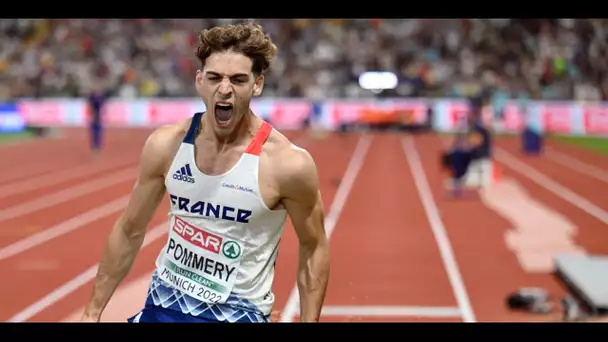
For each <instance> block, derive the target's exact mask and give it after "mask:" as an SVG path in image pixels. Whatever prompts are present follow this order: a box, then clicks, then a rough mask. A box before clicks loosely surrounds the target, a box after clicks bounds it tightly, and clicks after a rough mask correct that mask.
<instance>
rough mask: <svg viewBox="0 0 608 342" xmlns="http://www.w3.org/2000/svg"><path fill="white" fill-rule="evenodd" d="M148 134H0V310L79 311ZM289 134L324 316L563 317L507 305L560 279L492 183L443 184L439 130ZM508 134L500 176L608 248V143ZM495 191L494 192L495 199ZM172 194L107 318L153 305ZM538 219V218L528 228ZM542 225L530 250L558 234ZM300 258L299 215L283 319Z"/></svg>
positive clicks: (61, 316)
mask: <svg viewBox="0 0 608 342" xmlns="http://www.w3.org/2000/svg"><path fill="white" fill-rule="evenodd" d="M149 133H150V131H148V130H118V129H117V130H112V131H110V132H109V135H108V142H107V146H106V150H105V151H104V155H103V156H102V158H101V159H100V160H97V161H93V160H91V159H90V157H89V155H88V150H87V147H88V141H87V139H86V135H85V133H84V131H79V130H74V131H67V132H66V134H65V136H64V137H63V138H55V139H49V140H41V141H34V142H25V143H19V144H13V145H6V146H2V145H0V160H2V161H3V163H2V166H3V167H2V170H1V171H0V274H2V275H3V277H2V278H3V279H4V281H2V282H0V293H1V294H2V295H1V296H2V297H1V298H0V300H1V301H2V303H3V304H2V306H0V320H2V321H47V322H48V321H73V320H77V319H78V318H79V315H80V312H81V310H82V306H83V304H84V303H85V302H86V300H87V299H88V297H89V295H90V292H91V285H92V278H93V276H94V274H95V271H96V264H97V262H98V260H99V257H100V254H101V250H102V248H103V245H104V243H105V239H106V236H107V234H108V233H109V231H110V229H111V228H112V225H113V224H114V222H115V220H116V219H117V217H118V216H119V214H120V211H121V210H122V208H124V205H125V204H126V200H127V199H128V197H127V196H128V195H129V192H130V190H131V189H132V186H133V182H134V181H135V177H136V167H137V160H138V157H139V151H140V148H141V146H142V145H143V143H144V141H145V139H146V137H147V135H148V134H149ZM285 134H286V135H287V136H288V137H290V138H291V139H292V140H293V141H294V142H295V143H296V144H298V145H300V146H302V147H305V148H307V149H308V150H309V151H310V153H311V154H312V155H313V156H314V158H315V159H316V161H317V164H318V169H319V174H320V181H321V188H322V192H323V200H324V203H325V210H326V228H327V233H328V234H330V238H331V252H332V264H331V279H330V285H329V288H328V292H327V298H326V302H325V304H326V305H325V308H324V311H323V317H322V320H324V321H350V322H355V321H431V322H432V321H436V322H438V321H454V322H460V321H551V320H555V319H556V315H545V316H541V315H531V314H522V313H514V312H510V311H509V310H507V309H506V308H505V305H504V299H505V296H506V295H507V294H508V293H510V292H512V291H514V290H516V289H517V288H520V287H524V286H540V287H543V288H545V289H548V290H549V291H551V293H552V294H553V295H555V296H558V297H559V296H561V295H563V293H564V289H563V288H562V287H561V285H560V283H559V282H558V281H557V280H556V279H554V278H553V276H552V275H551V274H549V273H548V272H542V271H529V270H525V269H524V267H522V266H521V262H520V261H518V257H517V256H516V253H515V252H514V250H513V249H512V248H509V246H508V244H507V243H506V242H505V236H506V235H509V234H510V232H509V231H510V230H513V229H514V225H517V224H519V223H517V224H516V223H514V222H515V221H513V220H510V219H509V218H508V217H507V216H505V214H504V212H503V214H500V213H499V211H498V210H497V209H496V208H492V206H491V205H489V204H487V203H485V202H484V201H482V200H481V197H482V196H481V195H476V196H475V197H473V198H468V199H464V200H453V199H450V198H449V197H447V196H446V195H445V192H444V190H443V188H442V187H443V185H442V184H443V183H442V182H443V175H442V173H441V171H440V170H439V168H438V165H437V161H438V155H439V151H440V150H441V148H442V144H443V143H444V142H442V140H441V138H440V137H439V136H436V135H426V134H425V135H407V134H398V133H382V134H381V133H378V134H365V135H360V134H355V133H353V134H345V135H338V134H330V135H327V136H325V137H322V138H316V139H313V138H311V137H309V136H308V134H305V133H302V132H286V133H285ZM497 145H498V148H497V156H496V158H497V161H498V162H499V163H500V164H501V167H502V181H503V182H504V183H505V184H518V186H519V188H518V189H525V190H524V192H526V193H527V195H526V196H529V198H531V199H530V200H529V201H536V202H535V203H537V204H536V206H538V207H539V208H540V207H542V208H544V209H542V210H550V211H551V210H552V212H556V213H559V214H560V215H562V216H556V217H558V218H557V221H555V222H556V225H555V226H556V227H557V226H561V225H562V223H563V225H564V227H570V228H567V229H568V231H569V232H570V233H569V234H570V235H569V239H570V240H571V241H572V242H571V245H573V246H574V245H575V246H577V247H576V248H578V249H579V250H584V251H586V252H587V253H591V254H597V253H603V254H606V253H608V244H606V242H605V241H608V226H607V220H608V201H606V200H605V199H602V197H603V196H605V193H606V192H608V172H606V171H604V170H608V158H605V157H598V156H597V155H595V154H593V153H592V152H588V151H585V150H580V149H578V148H575V147H570V146H565V145H560V144H554V143H551V144H550V145H551V146H550V150H549V152H548V153H547V155H546V156H544V157H542V158H531V157H522V156H521V155H520V154H519V153H518V143H517V141H515V140H512V139H499V142H498V143H497ZM505 191H507V190H505ZM509 191H511V190H509ZM518 191H520V192H521V191H522V190H518ZM505 193H506V192H505ZM488 196H489V197H488ZM491 196H498V195H491ZM491 196H490V195H487V196H486V197H484V198H489V199H487V200H486V201H490V202H491V201H492V198H490V197H491ZM501 196H506V195H504V193H503V194H502V195H501ZM511 196H514V195H511ZM518 196H524V195H518ZM494 198H498V197H494ZM604 198H605V197H604ZM511 202H514V201H511ZM484 203H485V204H484ZM496 203H498V204H499V205H502V204H504V203H510V202H509V201H504V200H502V201H498V202H496ZM167 208H168V201H167V200H166V199H165V200H164V201H163V203H162V204H161V208H160V209H159V211H158V213H157V214H156V215H155V216H154V218H153V220H152V222H151V223H150V226H149V233H148V235H147V237H146V241H145V242H144V247H142V250H141V252H140V254H139V255H138V257H137V259H136V261H135V264H134V266H133V268H132V270H131V272H130V273H129V275H128V276H127V278H126V279H125V280H124V281H123V283H122V284H121V286H120V287H119V289H118V290H117V292H116V295H115V297H114V299H113V300H112V301H111V302H110V304H109V306H108V308H107V309H106V311H105V313H104V316H103V320H104V321H124V320H125V319H126V318H127V317H129V316H131V315H133V314H135V313H136V312H137V310H138V309H139V308H140V307H141V305H142V304H143V299H144V297H145V291H146V286H147V282H148V280H149V279H148V276H149V274H150V272H151V270H152V268H153V263H154V259H155V257H156V255H157V253H158V251H159V250H160V249H161V248H162V246H163V244H164V242H165V240H164V239H165V237H166V235H165V231H166V229H167V227H166V226H164V225H163V224H164V223H165V222H166V218H167V216H166V210H167ZM508 209H509V208H506V209H504V210H508ZM539 210H540V209H539ZM560 217H561V218H560ZM519 225H525V224H523V223H522V224H519ZM536 226H542V224H536V225H534V224H533V225H532V229H534V227H536ZM572 227H574V228H572ZM548 229H551V228H550V227H549V228H548ZM555 229H557V228H555ZM564 229H566V228H564ZM573 230H574V231H575V232H572V231H573ZM547 232H549V233H547ZM545 233H547V234H552V232H550V231H547V230H545ZM543 234H544V233H543ZM536 235H537V236H538V235H539V234H538V233H537V234H536ZM541 235H542V234H541ZM532 240H533V239H532ZM532 240H530V239H527V240H525V241H526V242H527V243H533V241H532ZM541 240H542V241H541V243H539V244H537V245H534V246H536V247H535V248H536V249H534V251H535V253H537V252H538V251H539V250H540V249H543V248H545V249H546V248H549V249H551V248H553V250H555V248H557V247H555V246H554V245H551V246H547V243H546V242H547V240H548V239H544V238H543V239H541ZM570 240H569V241H570ZM531 241H532V242H531ZM543 243H545V244H543ZM560 246H561V245H560ZM558 249H559V248H558ZM532 259H534V258H532ZM536 259H538V258H536ZM536 259H534V260H536ZM296 262H297V241H296V238H295V234H294V233H293V231H292V229H291V226H290V224H289V223H288V226H287V227H286V229H285V236H284V238H283V240H282V245H281V249H280V253H279V260H278V262H277V266H276V267H277V272H276V274H277V275H276V280H275V286H274V291H275V294H276V305H275V311H274V312H273V320H275V321H279V320H282V321H297V320H298V307H297V300H298V298H297V292H296V291H294V286H295V272H296Z"/></svg>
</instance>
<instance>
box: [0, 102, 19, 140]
mask: <svg viewBox="0 0 608 342" xmlns="http://www.w3.org/2000/svg"><path fill="white" fill-rule="evenodd" d="M24 130H25V120H24V119H23V117H22V116H21V113H19V108H18V107H17V104H15V103H0V134H2V133H20V132H23V131H24Z"/></svg>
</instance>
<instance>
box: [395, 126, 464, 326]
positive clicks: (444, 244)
mask: <svg viewBox="0 0 608 342" xmlns="http://www.w3.org/2000/svg"><path fill="white" fill-rule="evenodd" d="M402 142H403V144H402V145H403V152H404V153H405V157H406V159H407V162H408V164H409V166H410V170H411V171H412V175H413V177H414V183H415V184H416V189H417V190H418V194H419V195H420V199H421V201H422V204H423V206H424V211H425V212H426V216H427V218H428V219H429V223H430V224H431V230H432V231H433V235H434V236H435V240H436V241H437V246H438V247H439V252H440V254H441V260H442V261H443V265H444V267H445V269H446V271H447V274H448V279H449V280H450V284H451V285H452V289H453V290H454V296H455V297H456V301H457V302H458V307H459V308H460V312H461V313H462V318H463V320H464V321H465V322H475V314H474V313H473V309H472V307H471V302H470V300H469V295H468V293H467V290H466V288H465V286H464V281H463V280H462V275H461V274H460V270H459V268H458V264H457V262H456V259H455V258H454V251H453V249H452V245H451V243H450V240H449V238H448V234H447V233H446V229H445V225H444V224H443V221H442V220H441V215H440V214H439V208H437V203H435V200H434V199H433V193H432V192H431V188H430V186H429V182H428V179H427V178H426V175H425V173H424V168H423V166H422V162H421V161H420V156H419V155H418V151H417V149H416V145H415V143H414V141H413V139H412V137H411V136H407V137H405V138H403V140H402Z"/></svg>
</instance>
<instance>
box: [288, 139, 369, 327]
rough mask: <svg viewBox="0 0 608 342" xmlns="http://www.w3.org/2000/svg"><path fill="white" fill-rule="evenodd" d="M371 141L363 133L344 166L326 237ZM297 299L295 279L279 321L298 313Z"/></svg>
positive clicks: (327, 225)
mask: <svg viewBox="0 0 608 342" xmlns="http://www.w3.org/2000/svg"><path fill="white" fill-rule="evenodd" d="M371 143H372V137H370V136H367V135H364V136H362V137H361V138H359V142H358V143H357V146H356V147H355V150H354V151H353V154H352V156H351V158H350V161H349V163H348V166H347V167H346V171H345V172H344V176H343V177H342V181H341V182H340V186H339V187H338V190H337V191H336V195H335V196H334V199H333V202H332V203H331V207H330V208H329V213H328V214H327V217H326V219H325V233H326V235H327V238H328V239H329V237H330V236H331V234H332V232H333V230H334V228H335V227H336V223H337V221H338V218H339V217H340V214H341V213H342V209H343V208H344V204H345V203H346V199H347V198H348V195H349V194H350V191H351V189H352V187H353V184H354V183H355V179H356V178H357V175H358V174H359V170H361V167H362V166H363V162H364V161H365V156H366V154H367V151H368V150H369V147H370V145H371ZM299 300H300V296H299V294H298V284H297V280H296V284H295V285H294V286H293V288H292V289H291V293H290V294H289V298H288V299H287V303H286V304H285V308H284V309H283V312H282V313H281V322H292V321H293V318H294V317H295V316H296V314H297V313H298V309H299V306H300V305H299V303H298V302H299Z"/></svg>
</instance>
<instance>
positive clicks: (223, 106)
mask: <svg viewBox="0 0 608 342" xmlns="http://www.w3.org/2000/svg"><path fill="white" fill-rule="evenodd" d="M231 119H232V105H231V104H228V103H218V104H216V105H215V121H216V122H217V124H218V125H219V126H228V125H229V124H230V120H231Z"/></svg>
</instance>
